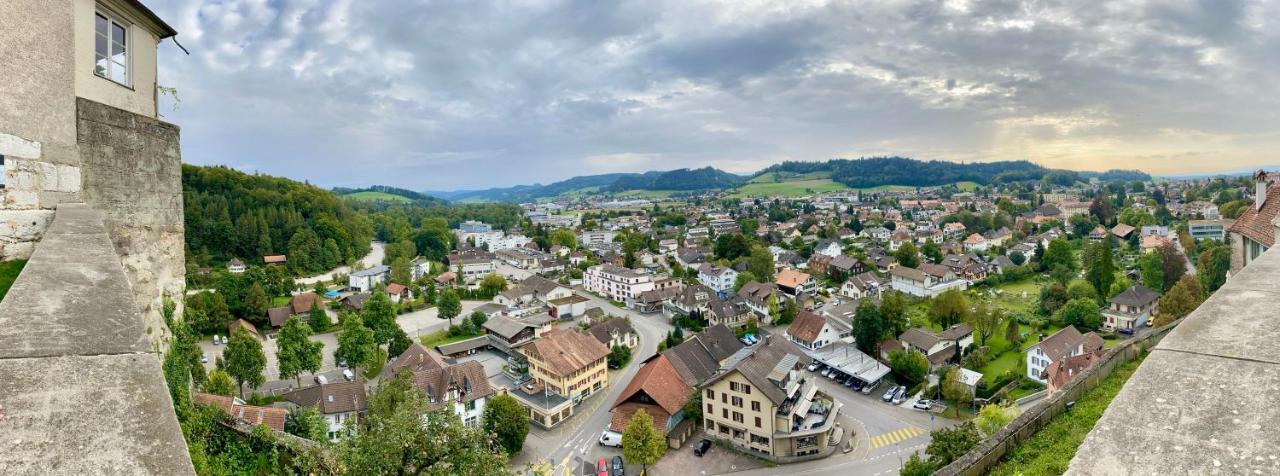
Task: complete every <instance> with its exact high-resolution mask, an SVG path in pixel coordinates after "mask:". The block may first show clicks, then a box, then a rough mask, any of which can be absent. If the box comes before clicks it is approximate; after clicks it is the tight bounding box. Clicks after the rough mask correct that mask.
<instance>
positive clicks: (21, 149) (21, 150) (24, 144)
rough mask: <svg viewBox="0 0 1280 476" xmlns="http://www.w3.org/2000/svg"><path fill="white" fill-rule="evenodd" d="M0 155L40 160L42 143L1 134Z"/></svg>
mask: <svg viewBox="0 0 1280 476" xmlns="http://www.w3.org/2000/svg"><path fill="white" fill-rule="evenodd" d="M0 155H3V156H5V157H20V158H23V159H39V158H40V143H39V142H36V141H33V140H26V139H23V138H21V137H18V136H15V135H11V134H4V133H0Z"/></svg>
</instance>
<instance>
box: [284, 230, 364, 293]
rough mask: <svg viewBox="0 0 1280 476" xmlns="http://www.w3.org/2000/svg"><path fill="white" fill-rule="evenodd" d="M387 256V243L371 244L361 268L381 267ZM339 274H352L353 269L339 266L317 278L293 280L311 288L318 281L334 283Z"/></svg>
mask: <svg viewBox="0 0 1280 476" xmlns="http://www.w3.org/2000/svg"><path fill="white" fill-rule="evenodd" d="M386 255H387V252H386V243H383V242H381V241H374V242H373V243H371V244H370V247H369V254H367V255H365V256H364V258H360V268H361V269H363V268H369V267H373V266H377V265H380V264H382V258H383V257H384V256H386ZM338 274H351V267H350V266H339V267H337V268H334V269H333V270H331V271H329V272H328V273H324V274H318V275H315V276H307V277H305V278H296V279H294V280H293V282H294V283H297V284H300V285H302V286H311V285H313V284H315V283H316V282H317V281H323V282H326V283H327V282H330V281H333V277H334V276H335V275H338Z"/></svg>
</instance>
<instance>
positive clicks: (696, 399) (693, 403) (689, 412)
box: [681, 390, 702, 421]
mask: <svg viewBox="0 0 1280 476" xmlns="http://www.w3.org/2000/svg"><path fill="white" fill-rule="evenodd" d="M681 411H682V412H683V413H684V419H685V420H689V421H702V392H699V391H697V390H694V392H693V396H691V397H689V401H688V402H685V404H684V409H683V410H681Z"/></svg>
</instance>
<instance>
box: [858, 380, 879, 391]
mask: <svg viewBox="0 0 1280 476" xmlns="http://www.w3.org/2000/svg"><path fill="white" fill-rule="evenodd" d="M879 387H880V381H879V380H877V381H876V382H875V383H873V384H870V385H864V386H862V394H863V395H871V392H874V391H876V389H877V388H879Z"/></svg>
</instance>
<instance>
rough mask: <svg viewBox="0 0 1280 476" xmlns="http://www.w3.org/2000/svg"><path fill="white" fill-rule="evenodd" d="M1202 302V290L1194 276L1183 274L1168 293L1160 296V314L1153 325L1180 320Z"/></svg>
mask: <svg viewBox="0 0 1280 476" xmlns="http://www.w3.org/2000/svg"><path fill="white" fill-rule="evenodd" d="M1202 302H1204V288H1203V287H1201V286H1200V281H1199V280H1197V279H1196V278H1195V277H1194V276H1191V275H1189V274H1184V275H1183V276H1182V279H1179V280H1178V283H1177V284H1174V285H1173V287H1172V288H1169V292H1167V293H1165V294H1164V296H1160V314H1159V315H1157V316H1156V319H1155V322H1154V323H1153V324H1155V325H1158V326H1163V325H1165V324H1168V323H1170V322H1173V321H1176V320H1178V319H1182V318H1183V317H1185V316H1186V315H1187V314H1191V311H1194V310H1196V308H1197V307H1200V303H1202Z"/></svg>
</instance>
